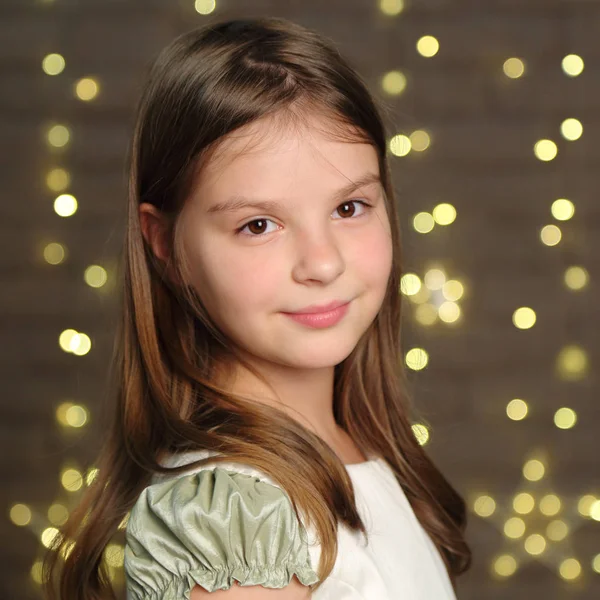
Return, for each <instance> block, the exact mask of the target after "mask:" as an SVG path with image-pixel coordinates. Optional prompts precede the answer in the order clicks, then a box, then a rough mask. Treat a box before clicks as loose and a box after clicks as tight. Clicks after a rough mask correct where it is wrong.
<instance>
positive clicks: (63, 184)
mask: <svg viewBox="0 0 600 600" xmlns="http://www.w3.org/2000/svg"><path fill="white" fill-rule="evenodd" d="M70 183H71V176H70V175H69V173H68V172H67V171H65V170H64V169H52V170H51V171H50V172H49V173H48V175H47V176H46V185H47V186H48V188H49V189H50V190H52V191H53V192H62V191H63V190H64V189H66V188H67V187H69V184H70Z"/></svg>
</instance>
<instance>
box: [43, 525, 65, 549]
mask: <svg viewBox="0 0 600 600" xmlns="http://www.w3.org/2000/svg"><path fill="white" fill-rule="evenodd" d="M57 535H60V532H59V531H58V529H56V527H46V529H44V531H42V534H41V535H40V541H41V542H42V544H43V545H44V546H45V547H46V548H50V544H52V542H53V540H54V538H55V537H56V536H57Z"/></svg>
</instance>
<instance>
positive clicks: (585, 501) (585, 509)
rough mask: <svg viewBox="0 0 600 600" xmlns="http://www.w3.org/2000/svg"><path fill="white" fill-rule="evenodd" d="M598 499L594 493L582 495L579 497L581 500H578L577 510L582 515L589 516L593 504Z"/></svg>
mask: <svg viewBox="0 0 600 600" xmlns="http://www.w3.org/2000/svg"><path fill="white" fill-rule="evenodd" d="M596 500H597V498H596V496H593V495H592V494H585V495H584V496H581V498H579V500H578V501H577V512H578V513H579V514H580V515H581V516H582V517H589V516H590V512H591V510H592V506H593V505H594V503H595V502H596Z"/></svg>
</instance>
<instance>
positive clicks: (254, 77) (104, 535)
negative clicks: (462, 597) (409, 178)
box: [45, 18, 471, 600]
mask: <svg viewBox="0 0 600 600" xmlns="http://www.w3.org/2000/svg"><path fill="white" fill-rule="evenodd" d="M386 148H387V145H386V133H385V131H384V126H383V124H382V120H381V117H380V114H379V112H378V109H377V108H376V106H375V104H374V101H373V99H372V97H371V96H370V94H369V92H368V91H367V88H366V85H365V84H364V82H363V81H362V80H361V79H360V77H359V75H358V74H357V73H356V72H355V71H354V70H353V69H352V68H351V67H350V66H349V65H348V63H347V62H346V61H345V60H344V59H343V58H342V57H341V56H340V55H339V53H338V52H337V50H336V49H335V48H334V46H333V44H332V43H330V42H329V41H328V40H327V39H325V38H323V37H321V36H319V35H318V34H317V33H315V32H314V31H311V30H308V29H305V28H303V27H301V26H299V25H296V24H293V23H290V22H288V21H285V20H282V19H275V18H269V19H253V20H245V21H229V22H222V23H218V24H216V25H215V24H213V25H211V26H207V27H204V28H202V29H199V30H195V31H191V32H188V33H186V34H184V35H181V36H180V37H178V38H177V39H176V40H174V41H173V42H172V43H171V44H170V45H169V46H168V47H167V48H166V49H165V50H164V51H163V52H162V53H161V54H160V55H159V57H158V59H157V60H156V63H155V64H154V65H153V68H152V70H151V73H150V75H149V78H148V82H147V85H146V86H145V89H144V92H143V97H142V99H141V102H140V105H139V108H138V116H137V123H136V126H135V131H134V135H133V142H132V147H131V154H130V185H129V215H128V223H127V233H126V240H125V246H124V261H123V270H124V280H123V286H122V291H123V300H122V305H123V310H122V320H121V325H120V328H119V337H118V339H117V345H116V352H115V359H114V363H113V365H114V367H113V371H112V372H113V374H114V376H115V386H116V395H117V400H118V401H117V408H116V412H115V418H114V422H113V425H112V428H111V431H110V434H109V436H108V438H107V442H106V446H105V448H103V450H102V453H101V455H100V457H99V460H98V463H97V465H98V467H99V476H98V477H97V479H96V480H95V481H94V483H93V484H92V485H91V487H90V488H89V489H88V490H87V491H86V494H85V495H84V498H83V500H82V502H81V504H80V505H79V506H78V507H77V509H76V510H75V511H73V513H72V514H71V517H70V519H69V521H68V523H67V524H66V526H65V527H64V528H63V530H62V531H61V535H60V536H57V538H56V539H57V541H56V543H55V545H54V548H53V552H52V553H50V554H49V555H48V561H47V563H48V564H47V567H48V568H47V570H45V573H46V577H45V588H46V593H47V595H48V598H50V599H55V598H61V599H63V600H77V599H81V600H84V599H85V600H96V599H105V598H115V595H114V592H113V591H112V589H111V586H110V583H109V578H108V575H107V573H106V571H105V568H106V567H105V565H104V563H103V562H102V560H101V559H102V553H103V551H104V549H105V547H106V545H107V543H108V542H109V541H110V540H111V538H112V537H113V536H114V535H115V533H118V529H119V528H120V527H121V528H122V527H123V526H125V525H124V523H125V521H126V529H125V542H126V543H125V562H124V569H125V576H126V578H125V580H126V588H127V598H128V600H183V599H185V600H201V599H203V598H206V597H208V596H209V595H210V594H211V593H214V598H226V599H227V600H252V599H263V598H272V599H273V600H299V599H301V598H308V597H313V598H315V599H317V600H392V599H395V598H402V599H403V600H417V599H427V600H433V599H435V600H448V599H453V598H455V586H456V580H455V579H456V576H457V575H459V574H461V573H463V572H464V571H466V570H467V569H468V568H469V566H470V560H471V556H470V550H469V547H468V545H467V544H466V542H465V539H464V530H465V527H466V511H465V504H464V502H463V500H462V498H461V497H460V496H459V494H457V492H456V491H455V490H454V489H453V488H452V486H451V485H450V484H449V483H448V482H447V480H446V479H445V478H444V476H443V475H442V474H441V473H440V472H439V471H438V469H437V468H436V467H435V466H434V464H433V463H432V461H431V460H430V459H429V458H428V456H427V455H426V453H425V451H424V449H423V448H422V446H421V445H420V444H419V443H418V441H417V440H416V438H415V436H414V435H413V432H412V429H411V418H410V417H411V414H410V413H411V410H412V406H411V404H410V402H409V398H408V395H407V393H406V388H407V385H406V377H405V373H404V371H403V354H402V351H401V348H400V340H399V331H400V321H401V295H400V293H399V287H400V278H401V274H402V269H401V265H400V256H401V254H400V242H399V223H398V214H397V208H396V203H395V199H394V193H393V190H392V185H391V178H390V172H389V166H388V163H387V156H386ZM125 517H128V520H126V519H125ZM363 536H364V537H363ZM58 555H61V560H64V565H61V569H60V576H59V578H58V592H54V591H53V588H54V587H55V586H54V585H53V581H54V579H55V578H53V576H52V573H53V572H58V571H59V569H58V564H59V561H58V559H57V556H58Z"/></svg>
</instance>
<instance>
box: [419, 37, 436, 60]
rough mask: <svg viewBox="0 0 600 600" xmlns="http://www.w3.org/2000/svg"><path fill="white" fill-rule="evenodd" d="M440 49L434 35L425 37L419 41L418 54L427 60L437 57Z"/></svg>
mask: <svg viewBox="0 0 600 600" xmlns="http://www.w3.org/2000/svg"><path fill="white" fill-rule="evenodd" d="M439 49H440V43H439V42H438V40H437V39H436V38H435V37H433V36H432V35H424V36H423V37H421V38H419V40H418V41H417V52H418V53H419V54H420V55H421V56H424V57H425V58H431V57H432V56H435V55H436V54H437V53H438V51H439Z"/></svg>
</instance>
